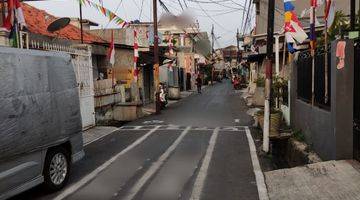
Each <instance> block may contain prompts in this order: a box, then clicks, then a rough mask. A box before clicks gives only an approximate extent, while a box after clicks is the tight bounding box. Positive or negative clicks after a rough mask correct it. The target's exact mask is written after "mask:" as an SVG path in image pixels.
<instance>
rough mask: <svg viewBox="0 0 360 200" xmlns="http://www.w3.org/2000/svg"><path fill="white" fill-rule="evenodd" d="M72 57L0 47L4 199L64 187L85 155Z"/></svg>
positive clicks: (0, 162)
mask: <svg viewBox="0 0 360 200" xmlns="http://www.w3.org/2000/svg"><path fill="white" fill-rule="evenodd" d="M78 93H79V92H78V86H77V83H76V78H75V73H74V69H73V66H72V63H71V57H70V56H69V55H67V54H63V53H56V52H45V51H34V50H21V49H14V48H4V47H0V200H3V199H7V198H9V197H11V196H14V195H16V194H18V193H20V192H23V191H25V190H27V189H29V188H32V187H34V186H36V185H39V184H43V185H44V186H45V187H46V188H47V189H49V190H59V189H61V188H63V187H64V186H65V184H66V182H67V180H68V178H69V173H70V168H71V164H72V163H74V162H76V161H78V160H80V159H81V158H82V157H83V156H84V151H83V140H82V133H81V130H82V125H81V115H80V106H79V94H78Z"/></svg>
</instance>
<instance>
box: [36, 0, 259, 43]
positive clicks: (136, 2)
mask: <svg viewBox="0 0 360 200" xmlns="http://www.w3.org/2000/svg"><path fill="white" fill-rule="evenodd" d="M91 1H92V2H94V3H99V0H91ZM102 1H103V5H104V7H106V8H108V9H110V10H112V11H113V12H115V13H116V14H117V15H118V16H119V17H121V18H123V19H124V20H126V21H132V20H136V19H139V20H140V21H142V22H148V21H152V14H151V13H152V5H151V4H152V0H102ZM162 1H163V2H164V4H165V5H166V6H167V7H168V9H169V10H170V12H171V13H173V14H180V13H181V12H182V9H181V7H180V4H179V1H180V2H181V5H182V6H183V8H184V9H185V10H187V12H189V13H191V14H192V15H193V16H194V17H195V18H196V19H198V21H199V23H200V29H201V30H202V31H207V32H208V33H209V34H210V32H211V26H212V24H214V27H215V35H216V36H217V37H220V38H219V39H217V41H216V42H215V47H216V48H219V47H225V46H228V45H232V44H234V45H236V39H235V36H236V29H237V28H239V29H240V30H242V28H241V24H242V22H243V21H245V19H244V20H243V19H242V18H243V7H244V6H242V5H244V4H245V1H246V0H162ZM184 2H185V3H186V5H185V3H184ZM30 4H31V5H33V6H35V7H37V8H40V9H43V10H46V11H47V12H49V13H50V14H53V15H55V16H58V17H79V6H78V0H49V1H40V2H32V3H30ZM186 6H187V7H188V8H187V9H186ZM252 6H253V5H252ZM252 8H253V7H252ZM162 13H165V10H164V9H163V8H162V7H161V6H160V5H158V14H159V16H160V15H161V14H162ZM83 17H84V19H90V20H92V21H95V22H97V23H99V24H100V27H99V28H101V27H103V28H106V27H116V24H114V23H110V24H109V23H108V22H109V21H108V19H107V18H106V17H104V16H102V15H101V14H100V13H99V12H98V11H97V10H95V9H94V8H91V7H84V8H83ZM249 19H252V24H253V23H254V20H253V19H254V17H249Z"/></svg>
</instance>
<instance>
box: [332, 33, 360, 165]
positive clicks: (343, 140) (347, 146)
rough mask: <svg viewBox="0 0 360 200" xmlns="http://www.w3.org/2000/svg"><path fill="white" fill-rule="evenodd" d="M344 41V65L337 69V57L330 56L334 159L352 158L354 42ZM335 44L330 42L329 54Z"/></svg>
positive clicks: (334, 47)
mask: <svg viewBox="0 0 360 200" xmlns="http://www.w3.org/2000/svg"><path fill="white" fill-rule="evenodd" d="M345 42H346V50H345V55H346V58H345V67H344V68H342V69H337V68H336V64H337V63H338V58H336V57H335V56H333V57H331V63H332V68H331V82H332V86H331V113H332V119H331V125H332V129H333V132H334V135H335V139H336V145H335V148H336V159H352V158H353V110H354V103H353V101H354V43H353V41H351V40H346V41H345ZM336 45H337V42H333V43H332V44H331V55H336ZM356 64H358V63H356ZM357 67H358V66H357Z"/></svg>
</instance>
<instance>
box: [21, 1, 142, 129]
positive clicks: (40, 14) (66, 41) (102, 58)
mask: <svg viewBox="0 0 360 200" xmlns="http://www.w3.org/2000/svg"><path fill="white" fill-rule="evenodd" d="M22 7H23V12H24V16H25V20H26V23H27V28H28V32H27V35H28V39H26V40H24V41H23V43H27V45H24V46H25V47H26V46H27V47H28V48H31V49H38V50H44V51H61V52H64V53H67V54H70V55H71V58H72V62H73V65H74V67H75V71H76V74H77V80H78V84H79V92H80V105H81V107H82V118H83V127H84V128H87V127H89V126H93V125H95V124H103V123H109V122H111V121H114V120H120V121H122V120H125V121H126V120H131V119H134V118H136V117H137V116H138V114H137V113H136V114H134V112H132V111H125V112H121V111H119V112H115V111H114V105H116V104H119V103H128V104H131V103H132V101H134V100H133V99H132V98H130V96H131V95H130V94H131V91H130V89H129V79H130V78H129V77H130V76H129V74H130V75H131V74H132V73H131V72H129V71H128V70H127V69H125V70H122V69H124V68H127V67H129V65H128V63H132V62H133V47H132V46H129V45H117V46H116V48H117V50H118V51H119V52H118V55H122V56H123V57H117V58H116V63H117V64H118V66H119V70H118V71H117V70H116V69H115V70H113V68H112V66H110V65H109V62H108V58H107V52H108V47H109V40H107V39H106V38H105V37H103V36H102V35H101V34H92V33H90V32H89V31H87V29H89V26H92V25H96V24H95V23H93V22H90V21H88V20H83V23H84V24H83V25H84V27H85V30H84V31H83V39H84V44H81V41H80V38H81V31H80V29H79V28H78V26H79V22H78V21H77V19H73V20H72V22H71V23H70V24H69V25H67V26H66V27H64V28H63V29H61V30H59V31H56V32H54V33H51V32H48V30H47V27H48V26H49V24H51V23H52V22H54V21H55V20H56V19H58V18H56V17H55V16H52V15H50V14H48V13H47V12H46V11H43V10H40V9H37V8H35V7H33V6H30V5H28V4H26V3H23V4H22ZM104 38H105V39H104ZM124 66H125V67H124ZM130 66H133V65H132V64H131V65H130ZM115 73H116V76H117V78H118V80H119V81H118V82H116V81H114V80H115V79H114V78H113V77H114V75H115ZM135 111H136V110H135ZM119 113H120V114H119ZM116 114H118V115H117V116H116ZM139 115H141V113H139ZM116 117H117V118H116Z"/></svg>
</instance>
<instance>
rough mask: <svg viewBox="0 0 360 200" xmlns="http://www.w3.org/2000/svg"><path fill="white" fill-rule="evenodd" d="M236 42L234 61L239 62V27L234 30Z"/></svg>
mask: <svg viewBox="0 0 360 200" xmlns="http://www.w3.org/2000/svg"><path fill="white" fill-rule="evenodd" d="M236 44H237V55H236V63H238V64H239V63H240V33H239V29H237V31H236Z"/></svg>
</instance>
